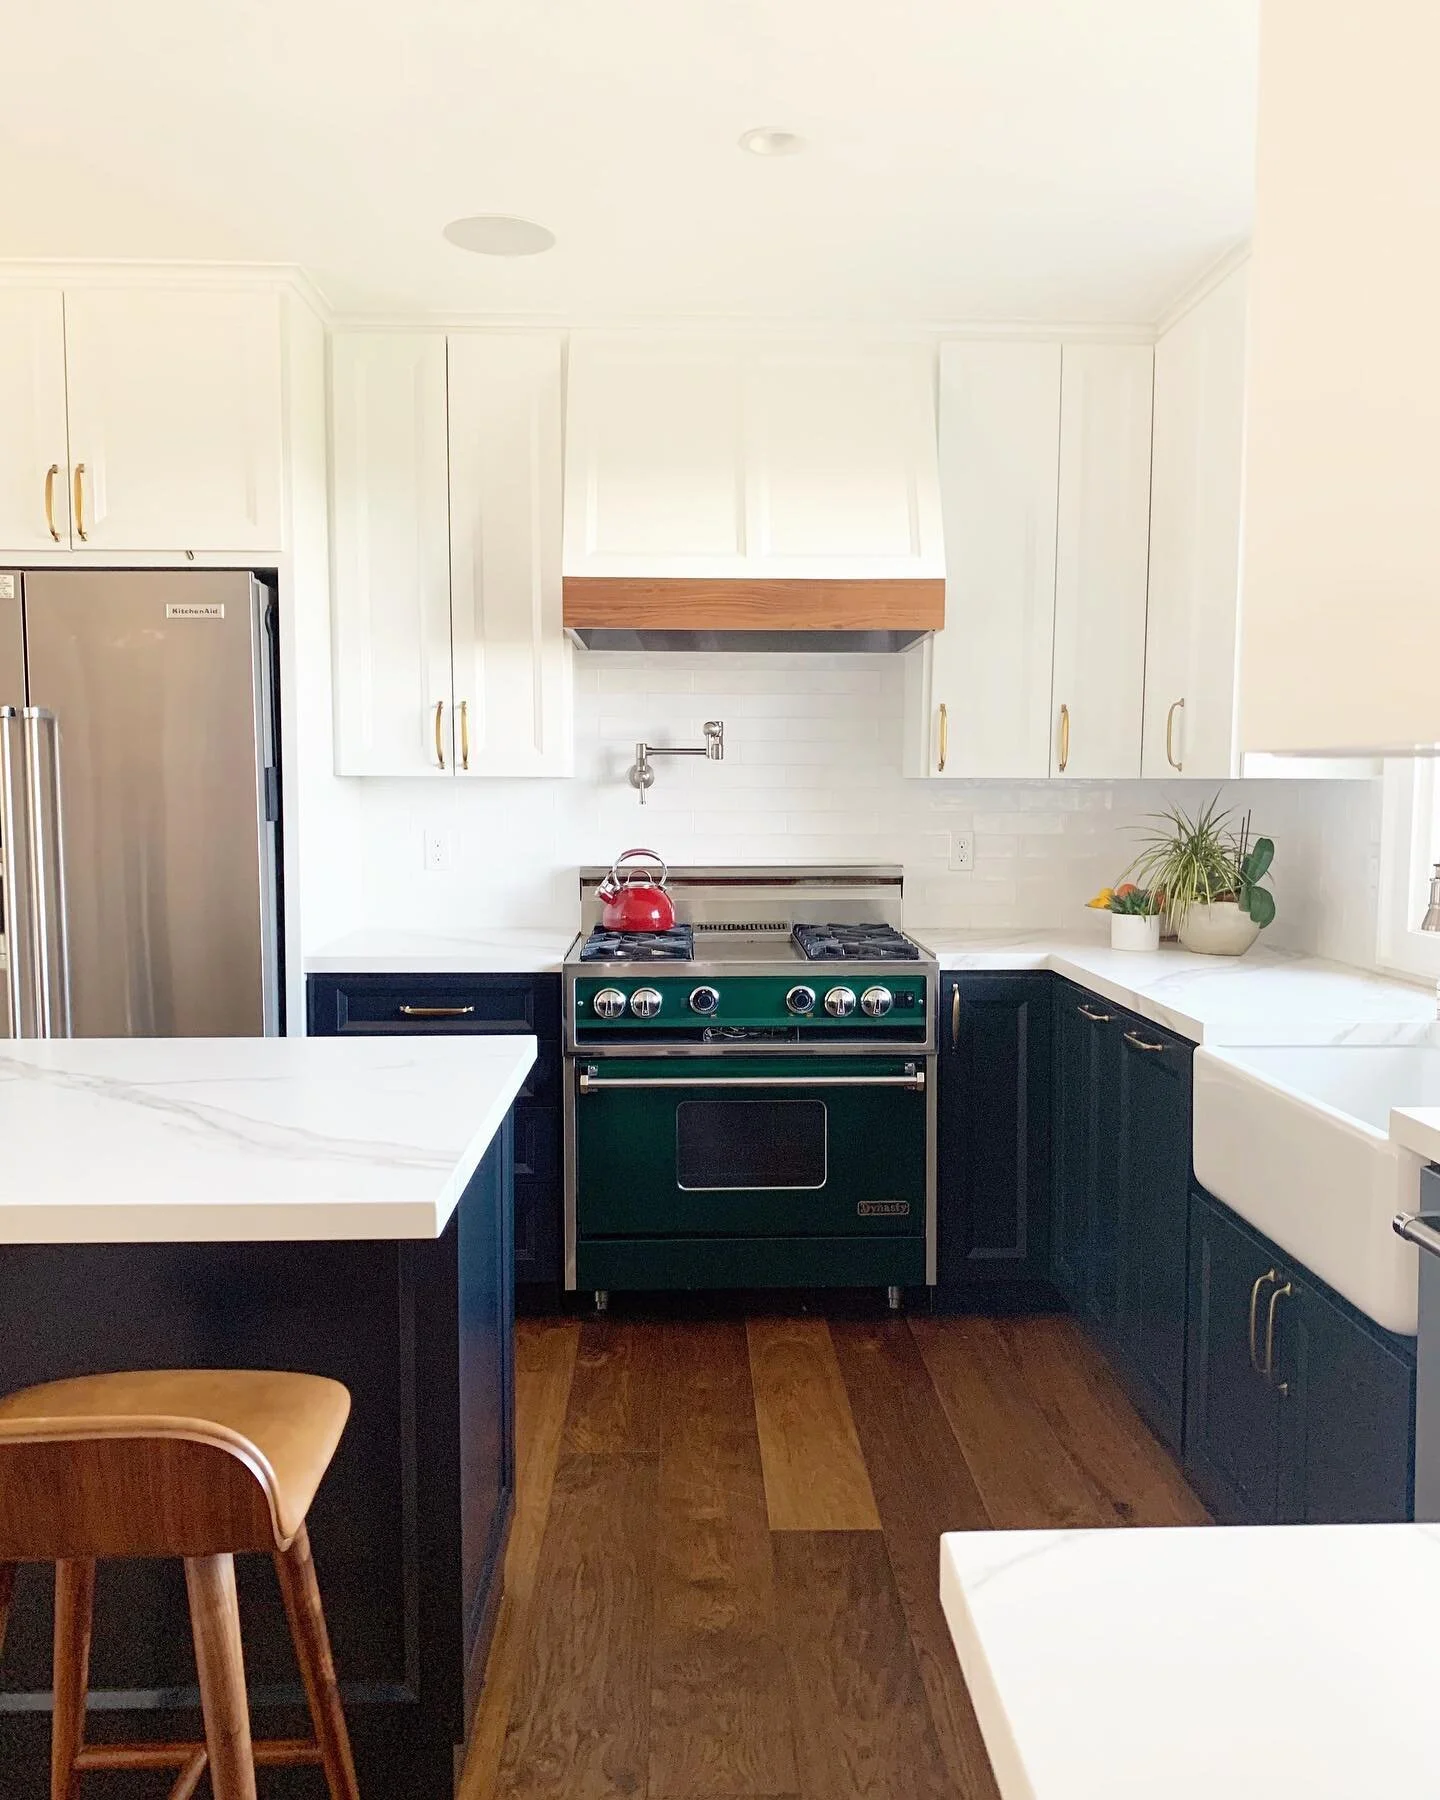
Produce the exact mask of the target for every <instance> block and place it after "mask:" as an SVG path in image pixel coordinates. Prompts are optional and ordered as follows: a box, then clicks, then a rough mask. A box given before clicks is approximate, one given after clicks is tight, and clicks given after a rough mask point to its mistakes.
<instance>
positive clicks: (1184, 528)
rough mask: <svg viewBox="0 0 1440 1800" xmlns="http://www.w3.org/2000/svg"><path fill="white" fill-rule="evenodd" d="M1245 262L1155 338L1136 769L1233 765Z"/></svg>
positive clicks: (1189, 771)
mask: <svg viewBox="0 0 1440 1800" xmlns="http://www.w3.org/2000/svg"><path fill="white" fill-rule="evenodd" d="M1247 280H1248V274H1247V270H1246V269H1245V268H1244V267H1241V268H1239V269H1236V270H1235V271H1234V272H1233V273H1232V274H1230V275H1228V276H1227V277H1226V278H1225V280H1224V281H1222V282H1221V283H1220V284H1219V285H1218V286H1217V287H1215V288H1212V289H1211V291H1210V292H1209V293H1208V294H1206V295H1205V297H1204V298H1203V299H1202V300H1200V301H1199V302H1198V304H1197V305H1195V306H1193V307H1192V308H1191V309H1190V311H1189V312H1187V313H1186V314H1185V315H1184V316H1183V317H1182V318H1181V319H1179V320H1178V321H1177V323H1176V324H1175V325H1173V326H1172V327H1171V329H1170V330H1169V331H1167V332H1166V333H1165V334H1164V335H1163V336H1162V337H1161V339H1160V341H1159V343H1158V344H1157V345H1156V348H1155V431H1154V461H1153V468H1152V472H1151V501H1150V608H1149V628H1148V632H1147V637H1146V647H1145V745H1144V757H1143V762H1142V769H1141V772H1142V773H1143V774H1145V775H1160V776H1164V775H1178V774H1184V775H1188V776H1200V777H1203V778H1205V779H1207V780H1224V779H1225V778H1227V777H1228V776H1230V775H1234V774H1238V773H1239V767H1238V759H1237V755H1236V750H1235V677H1236V666H1235V651H1236V623H1237V618H1238V612H1239V591H1240V589H1239V583H1240V504H1241V479H1242V467H1241V465H1242V450H1243V445H1244V431H1245V318H1246V294H1247Z"/></svg>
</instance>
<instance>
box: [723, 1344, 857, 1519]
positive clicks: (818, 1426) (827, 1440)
mask: <svg viewBox="0 0 1440 1800" xmlns="http://www.w3.org/2000/svg"><path fill="white" fill-rule="evenodd" d="M745 1329H746V1334H747V1336H748V1338H749V1342H750V1372H751V1377H752V1379H753V1381H754V1385H755V1416H756V1423H757V1425H758V1427H759V1431H760V1460H761V1464H762V1466H763V1467H764V1470H765V1500H766V1504H767V1506H768V1508H769V1513H770V1529H771V1530H772V1531H878V1530H879V1529H880V1515H879V1513H878V1512H877V1511H876V1510H875V1495H874V1493H873V1492H872V1491H871V1487H870V1476H869V1474H868V1473H867V1471H866V1468H865V1458H864V1457H863V1456H862V1455H861V1454H860V1440H859V1438H858V1437H857V1436H856V1434H855V1421H854V1419H853V1418H852V1417H851V1415H850V1400H849V1396H848V1395H847V1394H846V1392H845V1383H844V1381H843V1380H842V1379H841V1375H840V1365H839V1363H838V1362H837V1361H836V1360H835V1346H834V1344H833V1343H832V1342H831V1339H830V1331H829V1327H828V1326H827V1325H826V1323H825V1321H824V1320H823V1319H751V1320H750V1321H749V1322H748V1324H747V1325H746V1328H745Z"/></svg>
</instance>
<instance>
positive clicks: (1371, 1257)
mask: <svg viewBox="0 0 1440 1800" xmlns="http://www.w3.org/2000/svg"><path fill="white" fill-rule="evenodd" d="M1425 1105H1432V1106H1433V1105H1440V1045H1437V1044H1435V1043H1428V1042H1427V1043H1419V1044H1404V1045H1397V1044H1384V1045H1381V1044H1377V1045H1363V1044H1326V1045H1304V1046H1294V1047H1290V1046H1286V1047H1283V1048H1282V1047H1279V1046H1274V1047H1271V1046H1264V1047H1260V1046H1247V1047H1245V1048H1243V1049H1242V1048H1227V1049H1220V1048H1215V1049H1205V1048H1202V1049H1199V1050H1197V1051H1196V1052H1195V1152H1194V1153H1195V1174H1196V1177H1197V1178H1198V1180H1199V1182H1200V1185H1201V1186H1202V1187H1204V1188H1207V1189H1208V1190H1209V1191H1210V1193H1212V1194H1214V1196H1215V1197H1216V1199H1217V1200H1223V1201H1224V1202H1225V1204H1226V1205H1227V1206H1229V1207H1231V1208H1232V1209H1233V1210H1234V1211H1235V1212H1237V1213H1239V1215H1240V1216H1241V1218H1242V1219H1247V1220H1248V1221H1249V1222H1250V1224H1252V1225H1253V1226H1255V1227H1256V1229H1257V1230H1259V1231H1263V1232H1264V1233H1265V1235H1266V1236H1267V1237H1270V1238H1273V1239H1274V1240H1275V1242H1276V1243H1277V1244H1278V1245H1279V1246H1280V1248H1281V1249H1282V1250H1285V1251H1287V1252H1288V1253H1289V1254H1290V1255H1291V1256H1293V1257H1294V1258H1295V1260H1296V1261H1297V1262H1300V1263H1303V1264H1304V1265H1305V1267H1306V1268H1308V1269H1310V1270H1311V1271H1312V1272H1313V1273H1314V1274H1316V1275H1318V1276H1319V1277H1320V1278H1321V1280H1322V1281H1328V1282H1329V1284H1330V1285H1331V1287H1333V1288H1335V1289H1336V1290H1337V1291H1338V1292H1340V1293H1342V1294H1343V1295H1344V1296H1345V1298H1346V1299H1347V1300H1349V1301H1351V1302H1352V1303H1353V1304H1354V1305H1355V1306H1358V1307H1359V1308H1360V1310H1361V1312H1363V1313H1366V1314H1367V1315H1368V1316H1369V1317H1370V1318H1372V1319H1374V1320H1375V1322H1376V1324H1378V1325H1383V1326H1384V1327H1385V1328H1386V1330H1388V1331H1400V1332H1406V1333H1413V1332H1414V1330H1415V1314H1416V1300H1417V1285H1418V1276H1417V1267H1416V1251H1415V1248H1414V1246H1413V1245H1411V1244H1406V1243H1403V1242H1402V1241H1401V1240H1400V1239H1399V1238H1397V1237H1396V1236H1395V1234H1394V1233H1393V1231H1392V1230H1391V1229H1390V1221H1391V1219H1392V1218H1393V1217H1394V1215H1395V1214H1396V1213H1397V1212H1402V1211H1403V1212H1414V1211H1417V1210H1418V1206H1419V1195H1420V1169H1421V1166H1422V1165H1421V1162H1420V1159H1419V1158H1418V1157H1415V1156H1412V1155H1411V1154H1409V1153H1408V1152H1406V1151H1403V1150H1399V1149H1397V1148H1396V1147H1395V1146H1394V1145H1393V1144H1392V1143H1391V1142H1390V1138H1389V1121H1390V1109H1391V1107H1392V1106H1425Z"/></svg>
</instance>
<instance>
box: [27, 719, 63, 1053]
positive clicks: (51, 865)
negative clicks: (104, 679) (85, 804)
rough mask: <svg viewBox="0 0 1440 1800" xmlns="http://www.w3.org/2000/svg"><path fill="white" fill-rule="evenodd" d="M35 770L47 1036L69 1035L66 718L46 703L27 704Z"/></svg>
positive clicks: (36, 883)
mask: <svg viewBox="0 0 1440 1800" xmlns="http://www.w3.org/2000/svg"><path fill="white" fill-rule="evenodd" d="M25 751H26V762H27V764H28V776H29V814H30V818H29V826H30V935H31V941H32V943H33V944H34V946H35V976H36V1011H37V1013H38V1015H39V1026H40V1036H41V1037H47V1038H48V1037H67V1038H68V1037H69V1036H70V1035H71V1029H72V1017H71V1009H70V909H69V903H68V896H67V895H66V892H65V835H64V813H63V808H62V804H61V797H60V789H61V783H60V723H59V720H58V719H57V718H56V716H55V714H54V713H53V712H50V711H48V710H47V709H46V708H45V707H42V706H27V707H26V708H25Z"/></svg>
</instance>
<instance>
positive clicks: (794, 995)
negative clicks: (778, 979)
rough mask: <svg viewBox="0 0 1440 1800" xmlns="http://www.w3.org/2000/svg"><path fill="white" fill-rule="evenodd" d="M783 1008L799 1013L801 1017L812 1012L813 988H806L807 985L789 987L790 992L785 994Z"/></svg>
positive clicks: (813, 1005) (813, 1002) (813, 1006)
mask: <svg viewBox="0 0 1440 1800" xmlns="http://www.w3.org/2000/svg"><path fill="white" fill-rule="evenodd" d="M785 1010H786V1011H787V1012H792V1013H797V1014H800V1015H801V1016H802V1017H803V1015H804V1014H806V1013H812V1012H814V1010H815V990H814V988H808V987H793V988H791V990H790V992H789V993H788V994H787V995H786V996H785Z"/></svg>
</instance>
